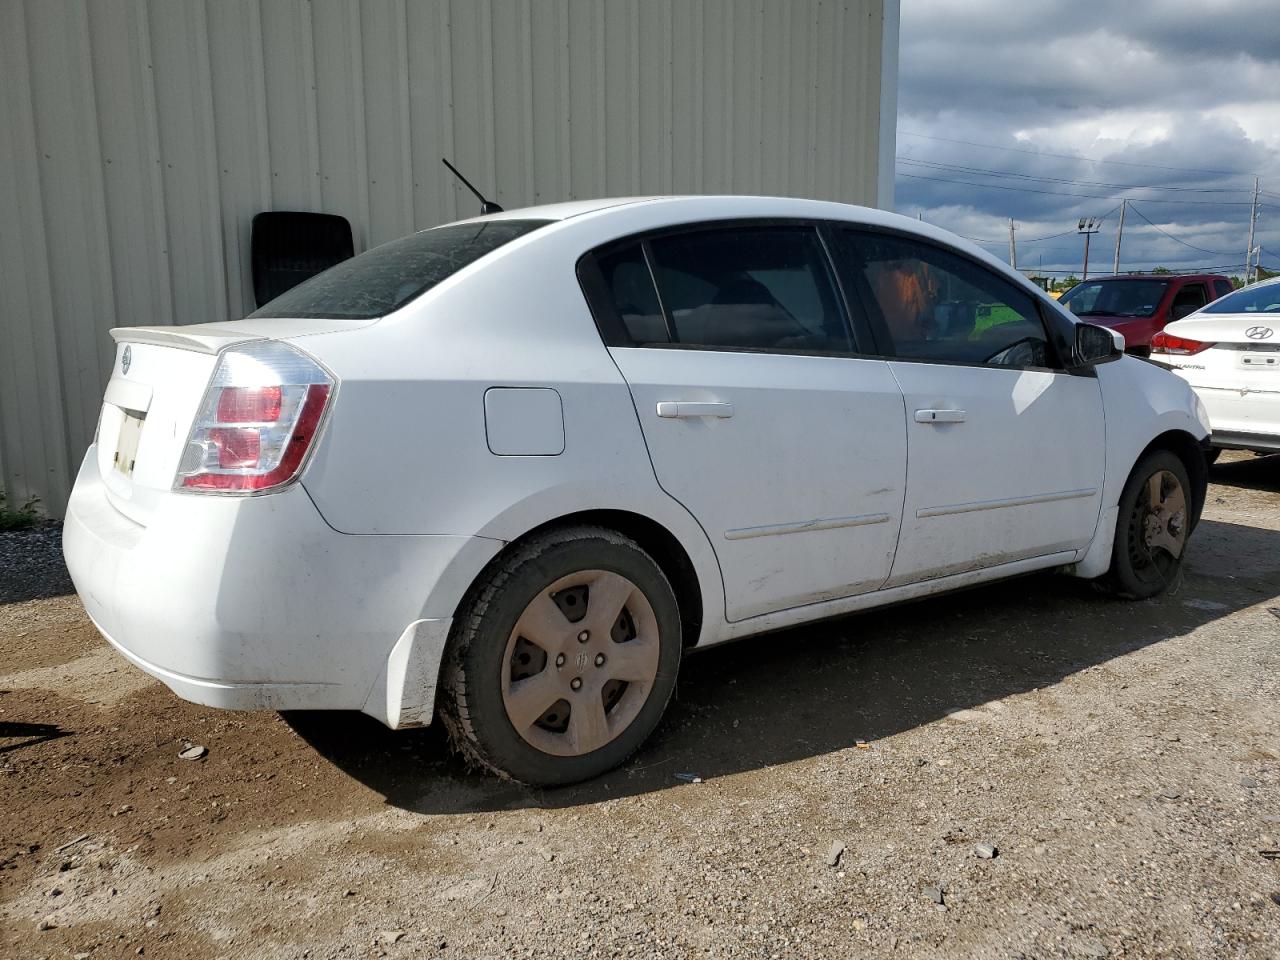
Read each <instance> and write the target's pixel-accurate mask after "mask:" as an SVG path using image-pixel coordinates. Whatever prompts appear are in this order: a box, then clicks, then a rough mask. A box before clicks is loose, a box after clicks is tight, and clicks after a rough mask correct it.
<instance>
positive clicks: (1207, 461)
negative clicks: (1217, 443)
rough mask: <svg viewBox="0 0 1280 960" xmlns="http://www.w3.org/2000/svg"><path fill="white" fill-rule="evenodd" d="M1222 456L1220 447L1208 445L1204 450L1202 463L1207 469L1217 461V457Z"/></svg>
mask: <svg viewBox="0 0 1280 960" xmlns="http://www.w3.org/2000/svg"><path fill="white" fill-rule="evenodd" d="M1220 456H1222V448H1221V447H1210V448H1209V449H1208V450H1206V451H1205V452H1204V465H1205V468H1206V469H1208V468H1209V467H1212V466H1213V465H1214V464H1215V463H1217V462H1218V458H1219V457H1220Z"/></svg>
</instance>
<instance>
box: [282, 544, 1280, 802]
mask: <svg viewBox="0 0 1280 960" xmlns="http://www.w3.org/2000/svg"><path fill="white" fill-rule="evenodd" d="M1192 548H1193V549H1192V553H1191V554H1190V557H1189V563H1188V566H1187V568H1186V572H1185V576H1184V577H1183V579H1182V582H1181V583H1180V584H1179V585H1178V587H1177V588H1176V590H1175V591H1174V592H1173V593H1171V594H1169V595H1166V596H1164V597H1161V598H1159V599H1157V600H1151V601H1144V602H1140V603H1133V602H1125V601H1118V600H1113V599H1110V598H1108V597H1106V596H1105V595H1103V594H1101V593H1099V592H1098V591H1097V590H1095V589H1094V588H1093V587H1092V585H1091V584H1088V583H1085V582H1083V581H1079V580H1075V579H1072V578H1068V577H1064V576H1056V575H1053V574H1040V575H1035V576H1030V577H1024V578H1021V579H1018V580H1014V581H1006V582H1004V583H999V584H993V585H989V586H986V587H982V588H979V589H974V590H970V591H967V592H964V593H958V594H953V595H950V596H946V597H939V598H936V599H930V600H924V601H918V602H915V603H910V604H904V605H901V606H897V607H891V608H886V609H883V610H879V611H873V612H869V613H863V614H859V615H854V616H848V617H843V618H840V619H836V620H830V621H826V622H823V623H818V624H813V625H809V626H806V627H803V628H796V629H792V630H787V631H783V632H779V633H774V634H769V635H766V636H760V637H754V638H751V639H747V640H742V641H739V642H736V643H731V644H726V645H724V646H720V647H715V648H712V649H710V650H707V651H705V652H699V653H697V654H695V655H693V656H690V657H689V658H688V659H687V660H686V661H685V663H684V665H683V667H682V668H681V677H680V682H679V686H678V689H677V691H676V695H675V698H674V699H673V701H672V703H671V705H670V707H669V709H668V712H667V716H666V718H665V719H664V721H663V723H662V724H661V726H660V727H659V728H658V730H657V732H656V733H655V735H654V736H653V737H651V738H650V740H649V742H648V743H647V744H645V746H644V747H642V748H641V750H640V752H639V753H638V754H637V755H636V756H635V757H633V758H632V759H631V760H630V761H629V762H628V763H627V764H626V765H624V766H623V767H622V768H620V769H619V770H617V771H614V772H612V773H609V774H606V775H605V776H603V777H600V778H599V779H596V780H593V781H591V782H588V783H585V784H580V785H578V786H574V787H568V788H563V789H556V790H534V789H529V788H525V787H522V786H519V785H515V784H511V783H507V782H503V781H500V780H496V779H494V778H492V777H488V776H485V775H483V774H480V773H478V772H473V771H468V770H466V769H465V767H464V766H463V764H462V763H461V761H460V760H458V759H457V758H456V757H455V756H453V755H451V754H450V752H449V750H448V747H447V744H446V741H445V737H444V734H443V731H442V730H441V729H440V727H439V724H436V725H433V726H432V727H430V728H427V729H425V730H417V731H401V732H398V733H395V732H392V731H389V730H387V729H386V728H385V727H383V726H382V725H381V724H379V723H378V722H377V721H375V720H373V719H371V718H368V717H365V716H362V715H352V714H323V713H295V714H288V715H286V718H285V719H286V721H287V722H288V723H289V724H290V726H292V727H293V729H294V730H295V731H296V732H297V733H298V734H299V735H301V736H302V737H303V738H304V739H306V740H307V741H308V742H309V743H310V744H311V745H312V746H313V747H314V748H315V749H316V750H317V751H318V752H319V753H320V754H321V755H323V756H324V757H326V758H327V759H328V760H329V761H330V762H332V763H333V764H334V765H335V766H336V767H338V768H339V769H341V770H343V771H344V772H346V773H347V774H348V775H350V776H352V777H354V778H356V779H357V780H359V781H361V782H362V783H364V784H365V785H367V786H368V787H370V788H371V789H373V790H375V791H377V792H379V793H380V794H382V795H383V796H384V797H385V798H386V801H387V802H388V803H389V804H392V805H394V806H396V807H400V808H402V809H406V810H411V811H415V812H418V813H428V814H429V813H458V812H475V811H483V810H499V809H520V808H547V807H566V806H574V805H578V804H589V803H594V802H598V801H602V800H606V799H611V798H616V797H619V796H628V795H635V794H641V793H647V792H650V791H655V790H661V789H664V788H666V787H670V786H674V785H676V784H678V783H679V782H680V781H679V779H678V778H677V776H676V775H677V774H682V773H692V774H696V775H697V776H699V777H701V778H703V779H704V780H710V779H712V778H715V777H723V776H728V775H731V774H736V773H740V772H743V771H748V770H756V769H761V768H765V767H770V766H773V765H776V764H782V763H787V762H790V761H794V760H799V759H803V758H808V757H814V756H817V755H821V754H826V753H830V752H832V751H837V750H842V749H846V748H849V747H852V746H854V745H855V744H856V742H857V741H858V740H865V741H868V742H869V743H872V744H874V742H875V741H877V740H880V739H882V738H885V737H889V736H892V735H894V734H896V733H900V732H903V731H906V730H910V729H912V728H914V727H918V726H921V725H923V724H928V723H931V722H933V721H935V720H938V719H940V718H942V717H944V716H946V715H947V714H948V713H950V712H952V711H954V710H957V709H961V708H967V707H974V706H977V705H980V704H984V703H987V702H989V701H992V700H999V699H1003V698H1005V697H1009V696H1011V695H1014V694H1018V693H1023V692H1026V691H1029V690H1033V689H1036V688H1038V687H1044V686H1047V685H1050V684H1053V683H1056V682H1058V681H1059V680H1061V679H1063V678H1064V677H1067V676H1069V675H1071V674H1073V673H1076V672H1078V671H1080V670H1083V669H1086V668H1088V667H1090V666H1093V665H1096V664H1101V663H1105V662H1106V661H1109V660H1112V659H1114V658H1116V657H1119V656H1122V655H1124V654H1126V653H1129V652H1131V651H1134V650H1137V649H1139V648H1142V647H1145V646H1148V645H1150V644H1155V643H1159V642H1161V641H1163V640H1166V639H1168V638H1171V637H1177V636H1182V635H1185V634H1186V633H1188V632H1190V631H1192V630H1194V629H1196V628H1197V627H1199V626H1201V625H1203V624H1205V623H1208V622H1211V621H1213V620H1217V619H1219V618H1221V617H1223V616H1226V615H1228V614H1229V613H1231V612H1233V611H1236V610H1239V609H1242V608H1244V607H1248V606H1252V605H1254V604H1256V603H1258V602H1260V601H1262V600H1265V599H1267V598H1270V597H1272V596H1274V595H1275V594H1276V592H1277V580H1278V578H1280V532H1277V531H1272V530H1264V529H1258V528H1255V527H1249V526H1243V525H1239V524H1232V523H1222V522H1216V521H1208V520H1206V521H1204V522H1202V523H1201V525H1200V527H1199V528H1198V529H1197V531H1196V536H1195V538H1194V540H1193V544H1192ZM1226 571H1231V572H1230V573H1227V572H1226Z"/></svg>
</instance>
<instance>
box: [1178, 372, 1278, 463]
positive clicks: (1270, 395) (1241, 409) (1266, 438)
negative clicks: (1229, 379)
mask: <svg viewBox="0 0 1280 960" xmlns="http://www.w3.org/2000/svg"><path fill="white" fill-rule="evenodd" d="M1193 388H1194V389H1195V391H1196V395H1197V396H1199V397H1200V400H1201V402H1202V403H1204V408H1205V410H1206V411H1207V412H1208V414H1209V425H1210V427H1211V430H1212V434H1211V436H1210V442H1211V443H1212V444H1213V446H1215V447H1232V448H1241V449H1246V450H1280V391H1261V390H1248V391H1244V392H1242V391H1240V390H1229V389H1222V388H1218V387H1200V386H1195V385H1194V384H1193Z"/></svg>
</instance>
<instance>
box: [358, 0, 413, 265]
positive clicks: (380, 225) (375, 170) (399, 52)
mask: <svg viewBox="0 0 1280 960" xmlns="http://www.w3.org/2000/svg"><path fill="white" fill-rule="evenodd" d="M360 10H361V13H362V16H361V21H362V29H361V38H362V40H363V51H362V54H363V61H364V78H363V79H364V92H363V103H364V128H363V131H359V130H358V131H357V132H358V133H359V134H360V135H361V137H362V139H363V141H364V142H363V152H364V154H365V157H366V165H367V177H368V196H369V214H368V215H369V240H370V245H371V246H372V245H374V244H378V243H383V242H385V241H387V240H394V239H395V238H396V237H402V236H404V235H405V234H406V233H409V232H410V231H411V230H412V229H413V179H412V166H413V161H412V149H413V147H412V141H411V137H410V131H409V49H408V46H407V38H406V30H405V20H406V12H405V3H404V0H376V2H369V0H366V3H365V4H364V5H363V6H362V7H361V8H360Z"/></svg>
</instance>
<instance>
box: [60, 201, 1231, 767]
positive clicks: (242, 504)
mask: <svg viewBox="0 0 1280 960" xmlns="http://www.w3.org/2000/svg"><path fill="white" fill-rule="evenodd" d="M115 336H116V339H117V340H118V341H119V343H118V349H117V356H116V370H115V373H114V374H113V376H112V379H111V381H110V384H109V385H108V388H107V393H106V402H105V404H104V406H103V412H102V420H101V424H100V428H99V433H98V441H97V442H96V443H95V444H94V446H93V447H92V448H91V449H90V450H89V453H88V455H87V456H86V458H85V461H84V464H83V466H82V468H81V471H80V475H79V478H78V480H77V483H76V487H75V490H74V492H73V495H72V497H71V502H70V508H69V511H68V516H67V521H66V527H65V535H64V543H65V551H66V557H67V563H68V567H69V569H70V571H71V574H72V577H73V578H74V580H75V583H76V586H77V589H78V590H79V592H80V595H81V597H82V599H83V601H84V604H85V608H86V610H87V611H88V612H89V615H90V616H91V617H92V618H93V619H94V621H95V623H97V624H98V626H99V627H100V629H101V630H102V631H103V633H104V634H105V635H106V636H107V637H108V639H109V640H111V642H112V643H113V644H115V645H116V647H117V648H118V649H120V650H121V652H122V653H123V654H124V655H125V656H127V657H129V658H130V659H131V660H133V662H134V663H136V664H138V665H139V666H140V667H142V668H143V669H144V670H147V671H148V672H150V673H152V674H154V675H155V676H157V677H159V678H160V679H162V680H163V681H164V682H165V683H166V684H168V685H169V686H170V687H171V688H172V689H174V690H175V691H177V692H178V693H179V694H180V695H182V696H184V697H186V698H188V699H191V700H195V701H197V702H200V703H205V704H210V705H214V706H221V707H231V708H241V709H245V708H269V709H288V708H299V709H301V708H311V709H316V708H323V709H351V710H363V711H364V712H366V713H369V714H371V715H373V716H375V717H378V718H379V719H381V720H383V721H384V722H385V723H387V724H388V725H389V726H392V727H400V726H413V725H421V724H424V723H427V722H430V720H431V719H432V717H433V715H434V714H435V712H436V710H437V706H438V707H439V711H440V714H441V717H442V719H443V720H444V722H445V724H446V725H447V726H448V728H449V730H450V732H451V734H452V737H453V740H454V742H455V743H456V744H457V745H458V746H459V748H460V749H461V750H462V751H463V752H465V753H466V754H467V755H468V756H469V757H470V758H472V760H473V761H474V762H475V763H477V764H478V765H480V766H483V767H485V768H487V769H490V770H493V771H496V772H498V773H501V774H504V775H507V776H511V777H514V778H516V779H519V780H523V781H527V782H531V783H541V784H554V783H564V782H570V781H573V780H579V779H583V778H585V777H589V776H593V775H595V774H598V773H600V772H602V771H604V770H606V769H609V768H610V767H612V766H615V765H616V764H618V763H620V762H621V761H622V760H623V759H625V757H626V756H628V755H629V754H630V753H631V752H632V751H633V750H634V749H635V748H636V747H637V746H638V745H639V744H640V743H641V742H642V741H643V740H644V738H645V737H646V736H647V735H648V733H649V732H650V731H651V730H652V729H653V727H654V726H655V725H656V723H657V722H658V718H659V717H660V715H661V713H662V711H663V708H664V706H665V704H666V702H667V699H668V698H669V696H670V695H671V692H672V690H673V689H674V685H675V677H676V672H677V670H678V667H679V663H680V659H681V656H682V654H683V652H684V650H685V649H687V648H689V647H695V646H697V647H704V646H709V645H711V644H715V643H719V642H721V641H725V640H729V639H732V638H735V637H741V636H747V635H750V634H756V633H761V632H764V631H769V630H774V629H777V628H780V627H785V626H791V625H795V624H799V623H803V622H806V621H810V620H815V619H818V618H821V617H827V616H833V615H838V614H845V613H850V612H852V611H856V610H861V609H865V608H868V607H874V606H879V605H883V604H887V603H892V602H895V601H900V600H906V599H910V598H913V597H920V596H925V595H928V594H933V593H938V592H941V591H945V590H949V589H955V588H958V587H963V586H967V585H970V584H973V583H978V582H982V581H987V580H995V579H999V578H1003V577H1009V576H1013V575H1017V574H1021V573H1026V572H1029V571H1032V570H1038V569H1047V568H1066V569H1069V570H1070V571H1071V572H1073V573H1074V574H1075V575H1077V576H1081V577H1089V578H1097V577H1102V576H1104V575H1105V576H1107V577H1108V578H1109V580H1108V582H1109V583H1110V584H1111V585H1112V587H1113V588H1114V589H1115V590H1116V591H1117V592H1119V593H1121V594H1124V595H1126V596H1133V597H1145V596H1151V595H1153V594H1155V593H1158V592H1159V591H1161V590H1163V589H1164V588H1165V587H1166V586H1167V585H1168V584H1169V582H1171V580H1172V579H1173V578H1174V577H1176V576H1177V572H1178V565H1179V563H1180V562H1181V559H1182V557H1183V555H1184V550H1185V547H1186V543H1187V538H1188V536H1189V535H1190V533H1191V530H1192V528H1193V526H1194V524H1195V521H1196V518H1197V517H1198V516H1199V512H1200V508H1201V505H1202V504H1203V499H1204V490H1205V467H1204V463H1203V459H1202V456H1201V452H1200V448H1199V443H1200V442H1201V441H1202V440H1203V439H1204V437H1205V436H1206V434H1207V425H1206V423H1205V422H1203V420H1202V418H1201V417H1200V416H1199V414H1198V410H1197V408H1196V403H1195V398H1194V395H1193V394H1192V393H1191V391H1190V389H1189V388H1188V387H1187V385H1186V384H1185V383H1183V382H1182V381H1181V380H1179V379H1178V378H1177V377H1174V376H1171V375H1169V374H1168V373H1167V372H1166V371H1164V370H1161V369H1159V368H1158V367H1156V366H1155V365H1153V364H1149V363H1143V362H1140V361H1138V360H1135V359H1134V358H1130V357H1123V356H1122V355H1121V353H1120V349H1119V345H1118V338H1117V337H1116V336H1115V335H1114V334H1113V333H1112V332H1111V331H1108V330H1105V329H1103V328H1101V327H1097V326H1092V325H1089V324H1085V323H1077V322H1075V321H1074V320H1073V318H1072V317H1071V315H1070V314H1069V313H1067V312H1066V311H1064V310H1061V309H1059V308H1058V307H1057V306H1056V305H1055V304H1054V303H1053V302H1052V301H1051V300H1049V299H1048V298H1047V297H1045V296H1044V294H1043V293H1042V292H1041V291H1040V290H1039V289H1038V288H1036V287H1035V286H1033V285H1031V284H1030V283H1028V282H1027V281H1025V280H1024V279H1023V278H1022V277H1021V276H1020V275H1018V274H1017V273H1015V272H1013V271H1011V270H1009V268H1008V267H1006V266H1005V265H1004V264H1003V263H1001V262H1000V261H997V260H995V259H993V258H992V257H990V256H988V255H986V254H984V253H982V252H981V251H980V250H978V249H977V248H976V247H974V246H972V245H970V244H967V243H965V242H963V241H960V240H959V239H958V238H956V237H954V236H953V235H951V234H948V233H946V232H944V231H942V230H939V229H937V228H934V227H930V226H927V225H922V224H919V223H917V222H916V221H913V220H909V219H906V218H903V217H900V216H896V215H893V214H888V213H884V212H881V211H875V210H868V209H862V208H857V207H849V206H844V205H841V204H833V203H820V202H812V201H802V200H789V199H774V198H759V197H754V198H753V197H684V198H650V199H642V200H611V201H584V202H579V203H570V204H561V205H556V206H550V207H540V208H533V209H529V210H522V211H515V212H511V213H503V214H495V215H490V216H486V217H482V218H479V219H477V220H472V221H464V222H462V223H457V224H451V225H448V226H445V227H439V228H436V229H434V230H428V231H424V232H422V233H420V234H416V235H413V236H410V237H406V238H403V239H401V240H397V241H393V242H392V243H389V244H385V245H383V246H382V247H378V248H376V249H374V250H371V251H369V252H368V253H365V254H363V255H361V256H360V257H356V258H355V259H352V260H348V261H346V262H344V263H342V264H339V265H338V266H336V267H333V268H332V269H330V270H329V271H327V272H326V273H323V274H321V275H319V276H318V277H315V278H313V279H312V280H309V281H308V282H306V283H304V284H302V285H300V286H298V287H295V288H294V289H293V290H290V291H289V292H288V293H286V294H283V295H282V296H281V297H279V298H278V299H276V300H275V301H272V303H270V304H268V305H267V306H266V307H265V308H263V309H262V310H260V311H258V313H256V314H254V315H253V316H252V317H250V318H248V319H247V320H244V321H240V322H235V323H223V324H209V325H197V326H191V327H141V328H133V329H123V330H117V331H115ZM1104 408H1105V409H1106V421H1105V424H1104V420H1103V410H1104Z"/></svg>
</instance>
